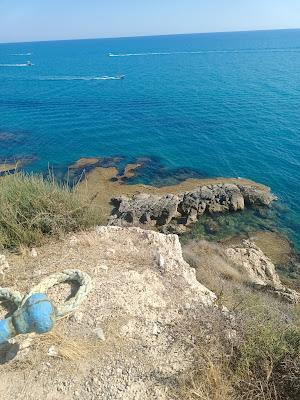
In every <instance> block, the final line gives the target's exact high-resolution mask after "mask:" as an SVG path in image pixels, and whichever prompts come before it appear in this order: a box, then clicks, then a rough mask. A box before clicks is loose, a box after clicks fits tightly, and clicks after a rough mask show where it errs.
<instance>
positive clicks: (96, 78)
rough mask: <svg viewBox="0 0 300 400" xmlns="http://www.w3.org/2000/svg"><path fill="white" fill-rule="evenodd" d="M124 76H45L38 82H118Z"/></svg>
mask: <svg viewBox="0 0 300 400" xmlns="http://www.w3.org/2000/svg"><path fill="white" fill-rule="evenodd" d="M122 79H124V76H123V75H122V76H45V77H40V78H38V80H40V81H120V80H122Z"/></svg>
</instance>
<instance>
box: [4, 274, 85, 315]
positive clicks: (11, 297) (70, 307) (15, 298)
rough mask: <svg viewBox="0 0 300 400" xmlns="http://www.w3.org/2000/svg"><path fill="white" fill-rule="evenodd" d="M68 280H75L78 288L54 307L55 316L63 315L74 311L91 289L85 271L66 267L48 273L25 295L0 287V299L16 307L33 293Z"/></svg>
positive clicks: (46, 289)
mask: <svg viewBox="0 0 300 400" xmlns="http://www.w3.org/2000/svg"><path fill="white" fill-rule="evenodd" d="M70 281H72V282H77V283H78V284H79V289H78V291H77V292H76V294H75V296H73V297H71V298H70V299H69V300H68V301H66V302H65V303H63V304H60V305H59V306H58V307H57V308H56V316H57V317H63V316H65V315H67V314H70V313H71V312H73V311H75V310H76V309H77V308H78V307H79V305H80V304H81V303H82V302H83V301H84V299H85V298H86V297H87V295H88V294H89V292H90V291H91V290H92V288H93V283H92V279H91V277H90V276H89V275H88V274H87V273H85V272H82V271H79V270H77V269H67V270H65V271H63V272H58V273H57V274H53V275H50V276H49V277H47V278H45V279H43V280H42V281H41V282H40V283H39V284H37V285H36V286H34V287H33V288H32V289H31V291H30V292H29V293H28V294H27V295H25V296H22V295H21V294H20V293H19V292H16V291H13V290H11V289H8V288H1V287H0V300H6V301H9V302H11V303H13V304H15V305H16V307H17V308H20V307H21V306H22V305H24V304H25V302H26V300H27V299H28V298H29V297H31V296H32V295H33V294H36V293H46V292H47V291H48V290H49V289H50V288H51V287H53V286H56V285H59V284H60V283H64V282H70Z"/></svg>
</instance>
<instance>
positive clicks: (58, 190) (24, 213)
mask: <svg viewBox="0 0 300 400" xmlns="http://www.w3.org/2000/svg"><path fill="white" fill-rule="evenodd" d="M100 222H101V220H100V213H99V210H96V209H95V208H94V206H93V205H92V203H91V201H88V200H87V199H86V198H85V197H84V196H83V195H82V194H81V195H79V194H78V193H77V192H76V188H75V189H71V188H69V187H68V186H67V185H60V184H58V183H57V182H56V181H55V180H54V179H53V178H51V177H49V178H43V177H42V176H40V175H32V174H25V173H18V174H14V175H6V176H3V177H1V179H0V247H4V248H13V247H18V246H20V245H24V246H32V245H39V244H41V243H42V242H44V241H45V239H46V238H47V237H59V236H60V235H61V234H63V233H67V232H72V231H78V230H81V229H85V228H88V227H90V226H93V225H96V224H98V223H100Z"/></svg>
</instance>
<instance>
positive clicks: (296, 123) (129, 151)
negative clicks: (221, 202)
mask: <svg viewBox="0 0 300 400" xmlns="http://www.w3.org/2000/svg"><path fill="white" fill-rule="evenodd" d="M28 53H31V54H30V55H29V54H28ZM110 53H111V54H112V55H114V56H109V54H110ZM16 54H23V55H16ZM24 54H26V55H24ZM27 60H31V61H32V63H33V64H34V65H33V66H32V67H27V66H22V64H24V63H26V61H27ZM299 66H300V30H293V31H268V32H244V33H218V34H201V35H178V36H164V37H163V36H161V37H143V38H123V39H105V40H82V41H61V42H44V43H23V44H2V45H0V132H6V133H9V135H3V134H2V136H1V133H0V146H1V148H0V158H1V159H9V158H10V157H15V156H27V157H32V163H31V164H30V165H29V166H28V169H29V170H33V171H44V170H45V169H46V168H47V166H48V163H50V164H51V165H54V166H55V167H57V168H66V167H67V166H68V165H69V164H71V163H73V162H74V161H75V160H77V159H79V158H81V157H83V156H87V157H92V156H116V155H120V156H124V157H126V159H127V160H133V159H135V158H136V157H140V156H145V157H150V158H152V159H153V160H155V162H153V168H152V170H151V168H148V170H147V171H148V175H147V174H146V175H145V176H143V177H140V179H143V180H145V181H149V180H150V181H151V179H152V177H153V176H155V171H154V168H155V166H157V165H160V170H161V171H163V172H164V173H165V171H167V170H171V171H172V170H174V171H175V172H176V171H177V172H178V171H181V172H182V171H185V172H186V173H187V174H188V173H189V171H190V173H193V174H197V173H198V174H199V175H200V176H234V177H236V176H240V177H247V178H250V179H253V180H256V181H259V182H262V183H265V184H267V185H269V186H271V188H272V189H273V191H274V192H275V193H276V194H277V195H278V196H279V197H280V199H281V201H282V202H283V204H284V205H285V206H286V207H284V208H282V207H281V208H280V211H279V225H280V226H281V228H282V229H284V230H285V231H286V233H287V234H288V235H289V236H290V237H291V238H292V239H293V240H294V243H296V245H297V246H298V248H299V249H300V202H299V199H298V194H299V172H300V74H299ZM120 75H125V79H124V80H118V79H106V78H105V79H95V78H101V77H102V78H103V77H105V76H107V77H117V76H120ZM1 138H2V139H1Z"/></svg>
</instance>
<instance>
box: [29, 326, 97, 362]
mask: <svg viewBox="0 0 300 400" xmlns="http://www.w3.org/2000/svg"><path fill="white" fill-rule="evenodd" d="M35 342H36V343H35V345H36V346H37V348H38V349H39V351H40V350H41V349H43V351H42V353H43V354H47V352H48V351H49V349H50V348H51V347H53V348H54V349H55V351H56V352H57V356H56V357H58V358H62V359H64V360H67V361H78V360H82V359H87V358H89V357H90V356H91V355H92V354H94V353H95V351H96V350H97V345H96V343H95V342H93V341H91V340H83V339H82V338H80V339H79V338H74V337H72V336H70V335H63V334H61V333H58V332H57V331H56V330H54V331H52V332H49V333H47V334H44V335H40V336H35ZM98 347H99V346H98Z"/></svg>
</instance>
